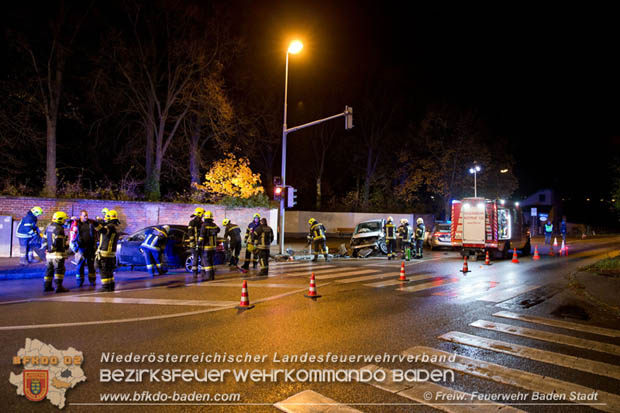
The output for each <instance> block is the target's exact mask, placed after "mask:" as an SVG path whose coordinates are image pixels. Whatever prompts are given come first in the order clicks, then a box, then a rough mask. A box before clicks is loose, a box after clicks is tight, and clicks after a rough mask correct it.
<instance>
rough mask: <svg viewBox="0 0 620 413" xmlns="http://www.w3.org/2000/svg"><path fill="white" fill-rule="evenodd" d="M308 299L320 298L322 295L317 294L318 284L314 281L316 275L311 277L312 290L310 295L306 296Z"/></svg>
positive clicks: (309, 292) (309, 291)
mask: <svg viewBox="0 0 620 413" xmlns="http://www.w3.org/2000/svg"><path fill="white" fill-rule="evenodd" d="M304 297H306V298H319V297H320V295H319V294H318V293H317V292H316V283H315V281H314V273H312V275H311V276H310V289H309V290H308V294H305V295H304Z"/></svg>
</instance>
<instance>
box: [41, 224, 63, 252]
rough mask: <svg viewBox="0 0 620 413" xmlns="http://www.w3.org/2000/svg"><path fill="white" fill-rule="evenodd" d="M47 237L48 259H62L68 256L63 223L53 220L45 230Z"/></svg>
mask: <svg viewBox="0 0 620 413" xmlns="http://www.w3.org/2000/svg"><path fill="white" fill-rule="evenodd" d="M45 234H46V237H47V255H46V258H48V259H60V258H65V257H66V256H67V254H66V253H67V245H66V244H65V242H66V236H65V229H64V227H63V226H62V225H60V224H58V223H56V222H52V223H51V224H49V225H48V226H47V229H46V230H45Z"/></svg>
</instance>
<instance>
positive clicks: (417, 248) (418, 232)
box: [413, 218, 426, 259]
mask: <svg viewBox="0 0 620 413" xmlns="http://www.w3.org/2000/svg"><path fill="white" fill-rule="evenodd" d="M416 224H417V225H416V228H415V233H414V234H413V238H414V246H413V251H414V253H415V256H414V257H413V258H416V259H421V258H422V250H423V248H424V232H425V230H426V229H425V227H424V220H423V219H422V218H418V219H417V221H416Z"/></svg>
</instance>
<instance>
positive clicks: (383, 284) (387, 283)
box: [364, 272, 437, 288]
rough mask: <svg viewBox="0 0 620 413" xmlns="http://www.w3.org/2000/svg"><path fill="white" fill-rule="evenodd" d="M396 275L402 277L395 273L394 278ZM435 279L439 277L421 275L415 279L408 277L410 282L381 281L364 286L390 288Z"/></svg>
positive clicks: (414, 277)
mask: <svg viewBox="0 0 620 413" xmlns="http://www.w3.org/2000/svg"><path fill="white" fill-rule="evenodd" d="M396 275H400V272H395V273H394V276H396ZM435 277H437V276H436V275H431V274H421V275H415V276H413V277H408V278H407V279H408V280H409V281H399V280H389V281H380V282H376V283H370V284H364V285H365V286H366V287H374V288H381V287H389V286H390V285H399V284H402V283H405V282H411V281H420V280H427V279H429V278H435Z"/></svg>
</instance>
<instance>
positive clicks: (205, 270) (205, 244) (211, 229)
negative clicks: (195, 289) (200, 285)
mask: <svg viewBox="0 0 620 413" xmlns="http://www.w3.org/2000/svg"><path fill="white" fill-rule="evenodd" d="M219 232H220V227H218V226H217V225H216V224H215V222H213V212H211V211H207V212H205V213H204V221H203V223H202V228H201V230H200V237H199V238H198V245H200V246H202V274H203V277H202V279H203V281H212V280H214V279H215V263H214V258H215V248H216V247H217V234H218V233H219Z"/></svg>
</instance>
